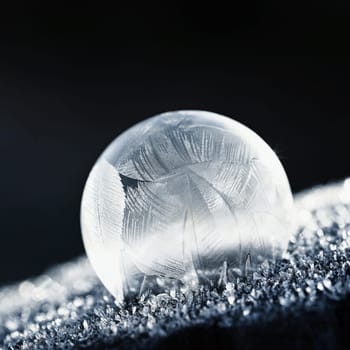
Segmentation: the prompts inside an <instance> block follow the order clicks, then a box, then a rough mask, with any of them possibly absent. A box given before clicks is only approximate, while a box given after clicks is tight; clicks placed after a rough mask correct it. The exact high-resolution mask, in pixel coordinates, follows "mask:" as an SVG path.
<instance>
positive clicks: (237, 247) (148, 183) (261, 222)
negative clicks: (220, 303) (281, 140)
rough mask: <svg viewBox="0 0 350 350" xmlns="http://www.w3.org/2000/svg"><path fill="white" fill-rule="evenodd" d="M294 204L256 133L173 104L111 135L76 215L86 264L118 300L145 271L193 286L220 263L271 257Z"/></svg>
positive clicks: (136, 289)
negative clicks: (176, 108)
mask: <svg viewBox="0 0 350 350" xmlns="http://www.w3.org/2000/svg"><path fill="white" fill-rule="evenodd" d="M291 206H292V195H291V191H290V187H289V183H288V179H287V177H286V174H285V172H284V170H283V167H282V165H281V163H280V161H279V159H278V158H277V156H276V154H275V153H274V152H273V151H272V149H271V148H270V147H269V146H268V145H267V144H266V143H265V142H264V141H263V140H262V139H261V138H260V137H259V136H258V135H256V134H255V133H254V132H253V131H251V130H250V129H248V128H247V127H245V126H243V125H242V124H240V123H238V122H236V121H234V120H232V119H229V118H227V117H223V116H220V115H218V114H214V113H209V112H203V111H177V112H169V113H164V114H161V115H158V116H155V117H153V118H150V119H148V120H145V121H144V122H142V123H139V124H137V125H135V126H134V127H132V128H131V129H129V130H127V131H126V132H124V133H123V134H122V135H120V136H119V137H117V138H116V139H115V140H114V141H113V142H112V144H111V145H110V146H109V147H108V148H107V149H106V151H105V152H104V153H103V154H102V155H101V157H100V158H99V160H98V161H97V163H96V164H95V166H94V167H93V169H92V171H91V173H90V175H89V178H88V180H87V183H86V187H85V190H84V195H83V199H82V210H81V223H82V231H83V238H84V243H85V247H86V250H87V253H88V256H89V258H90V260H91V263H92V266H93V267H94V269H95V271H96V272H97V275H98V276H99V277H100V278H101V281H102V282H103V284H104V285H105V286H106V287H107V289H108V290H109V291H110V292H111V293H112V294H113V295H114V296H115V297H116V300H117V301H118V302H121V301H123V300H124V297H125V296H127V295H129V294H130V293H134V294H135V293H136V294H140V293H142V291H143V289H144V287H145V285H147V288H148V287H149V286H150V284H152V283H149V278H150V277H151V278H157V277H162V278H164V283H167V282H169V281H167V279H176V280H178V281H181V282H182V283H185V284H190V285H191V286H192V287H194V288H196V287H198V286H199V285H200V284H201V281H207V280H210V279H212V277H213V276H215V275H216V273H217V272H218V270H219V269H220V268H221V267H222V266H226V267H233V268H236V269H238V270H241V271H245V272H246V270H248V269H254V268H255V267H256V266H257V264H258V263H260V262H262V261H263V260H264V259H266V258H271V257H273V256H278V254H279V253H280V252H281V251H283V250H284V249H285V248H286V247H287V243H288V240H289V237H290V233H291V232H290V231H291V230H290V222H289V219H290V218H291V216H292V208H291ZM170 283H171V281H170Z"/></svg>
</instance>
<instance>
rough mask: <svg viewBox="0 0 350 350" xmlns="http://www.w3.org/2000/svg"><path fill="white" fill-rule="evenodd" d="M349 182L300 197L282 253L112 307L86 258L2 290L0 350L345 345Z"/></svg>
mask: <svg viewBox="0 0 350 350" xmlns="http://www.w3.org/2000/svg"><path fill="white" fill-rule="evenodd" d="M349 203H350V183H349V181H345V182H341V183H338V184H335V185H329V186H324V187H319V188H317V189H314V190H311V191H309V192H307V193H305V194H301V195H299V196H296V213H297V214H296V215H297V220H298V223H299V225H298V229H297V230H296V232H295V234H294V236H293V238H292V239H291V241H290V243H289V248H288V252H287V253H286V254H285V256H283V258H281V259H279V260H278V261H276V262H275V263H273V262H271V261H265V262H264V263H263V264H262V265H261V266H260V267H259V269H258V271H256V272H254V273H249V274H247V275H241V276H240V274H239V272H237V271H230V269H229V270H228V272H227V274H226V273H225V274H222V275H221V279H220V280H219V281H218V283H217V284H215V285H212V286H210V285H203V286H202V287H201V288H200V289H199V290H197V291H191V290H189V289H186V288H182V287H181V286H178V285H176V284H174V286H173V288H171V289H170V290H169V292H168V293H164V292H162V293H160V294H159V293H156V292H152V291H151V292H150V291H146V293H145V294H143V295H142V296H141V297H140V298H138V299H134V300H129V301H127V302H126V303H125V304H124V305H122V306H117V305H116V304H115V303H114V301H113V298H112V297H111V295H110V294H109V293H108V292H107V291H106V290H105V288H104V287H103V286H102V285H101V284H100V282H99V281H98V280H97V278H96V276H95V274H94V273H93V271H92V270H91V268H90V266H89V264H88V262H87V260H86V259H85V258H80V259H77V260H76V261H73V262H70V263H67V264H63V265H60V266H58V267H56V268H54V269H51V270H49V271H48V272H47V273H46V274H45V275H42V276H39V277H37V278H33V279H30V280H27V281H23V282H21V283H18V284H15V285H12V286H7V287H3V288H2V289H0V349H76V348H96V349H105V348H107V349H109V348H111V349H117V348H118V349H122V348H125V349H132V348H157V349H179V348H182V349H193V348H201V349H207V348H215V349H255V348H269V349H281V348H282V349H283V348H284V349H285V348H308V349H334V348H344V349H346V348H350V333H349V332H348V331H347V329H348V327H347V326H348V324H349V321H350V297H349V292H350V262H349V258H350V204H349Z"/></svg>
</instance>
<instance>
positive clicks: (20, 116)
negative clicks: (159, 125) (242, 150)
mask: <svg viewBox="0 0 350 350" xmlns="http://www.w3.org/2000/svg"><path fill="white" fill-rule="evenodd" d="M49 3H50V4H49V5H47V4H46V3H42V4H39V3H34V2H26V3H25V4H21V3H18V2H16V3H15V4H13V8H9V9H2V11H0V147H1V171H0V195H1V200H0V206H1V208H0V224H1V226H0V227H1V235H0V249H1V250H0V284H3V283H8V282H10V281H15V280H18V279H22V278H25V277H29V276H31V275H34V274H38V273H40V272H42V271H43V270H45V269H46V268H47V267H49V266H50V265H52V264H54V263H58V262H63V261H66V260H68V259H70V258H72V257H75V256H78V255H80V254H82V253H83V246H82V242H81V236H80V227H79V209H80V208H79V207H80V198H81V193H82V190H83V185H84V182H85V180H86V177H87V175H88V172H89V170H90V168H91V166H92V165H93V163H94V161H95V160H96V158H97V157H98V155H99V154H100V152H101V151H102V150H103V149H104V148H105V147H106V145H107V144H108V143H109V142H110V141H111V140H112V139H113V138H115V137H116V136H117V135H118V134H119V133H120V132H122V131H123V130H125V129H126V128H128V127H129V126H131V125H133V124H134V123H136V122H137V121H140V120H142V119H144V118H146V117H149V116H152V115H154V114H157V113H160V112H164V111H168V110H175V109H205V110H211V111H215V112H218V113H222V114H225V115H228V116H231V117H233V118H235V119H237V120H238V121H241V122H242V123H244V124H246V125H248V126H249V127H251V128H252V129H253V130H255V131H256V132H257V133H258V134H260V135H261V136H262V137H263V138H264V139H265V140H266V141H267V142H268V143H269V144H270V145H271V146H272V147H273V148H274V149H275V150H276V151H277V153H278V154H279V156H280V157H281V159H282V162H283V164H284V166H285V168H286V171H287V174H288V175H289V179H290V182H291V185H292V188H293V190H294V191H299V190H302V189H304V188H308V187H310V186H313V185H316V184H319V183H325V182H328V181H331V180H337V179H341V178H343V177H345V176H347V175H350V166H349V149H350V138H349V132H350V128H349V126H350V123H349V115H350V100H349V97H350V79H349V78H350V65H349V64H350V60H349V49H348V47H349V38H350V5H349V2H348V1H343V2H341V1H332V2H330V1H317V2H316V1H315V2H303V3H301V4H297V3H295V2H291V1H276V2H271V1H270V2H265V1H257V2H256V3H254V2H252V1H249V2H248V1H247V2H243V1H242V2H239V5H238V3H237V4H236V3H231V6H232V7H230V6H225V5H224V4H222V3H220V2H211V3H209V4H208V5H206V4H205V2H202V3H198V4H196V5H195V4H192V5H190V4H189V3H187V4H184V3H180V2H171V3H166V4H165V5H166V7H162V6H161V5H160V4H158V5H155V6H154V7H151V5H150V3H149V2H144V5H141V6H140V5H139V4H137V3H135V2H134V3H130V5H129V6H127V5H118V6H117V7H116V8H114V9H112V8H109V7H107V6H105V5H102V4H100V5H98V8H97V3H98V2H94V3H88V2H85V3H84V4H83V5H82V6H78V5H77V6H75V7H72V6H68V5H67V6H65V5H64V3H62V2H57V3H56V2H49ZM44 4H46V5H44ZM163 6H164V3H163Z"/></svg>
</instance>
